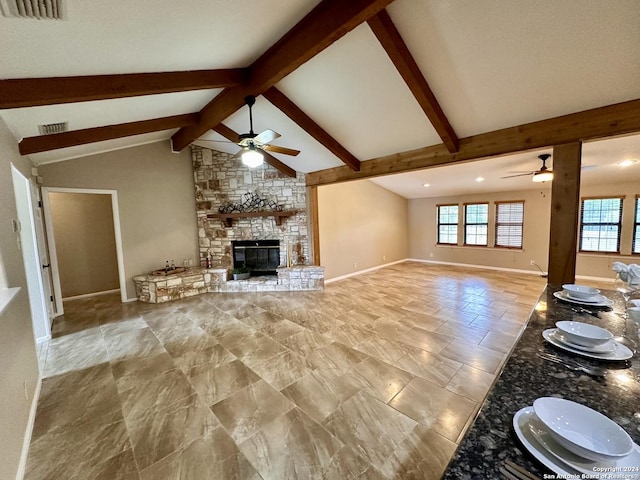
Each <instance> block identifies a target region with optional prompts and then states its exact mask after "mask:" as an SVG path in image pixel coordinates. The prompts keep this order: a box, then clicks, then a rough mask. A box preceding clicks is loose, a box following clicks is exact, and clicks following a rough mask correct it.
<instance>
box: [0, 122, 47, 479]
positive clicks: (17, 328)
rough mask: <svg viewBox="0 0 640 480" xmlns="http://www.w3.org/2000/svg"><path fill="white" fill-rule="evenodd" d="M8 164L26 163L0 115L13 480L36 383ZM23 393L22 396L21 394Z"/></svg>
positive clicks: (0, 262) (6, 466)
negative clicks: (11, 294) (12, 292)
mask: <svg viewBox="0 0 640 480" xmlns="http://www.w3.org/2000/svg"><path fill="white" fill-rule="evenodd" d="M11 163H13V164H14V166H15V167H16V168H17V169H18V170H19V171H20V172H21V173H22V174H23V175H25V176H27V177H28V176H29V175H30V174H31V166H32V165H31V163H30V162H29V161H28V160H27V159H26V158H23V157H21V156H20V154H19V153H18V148H17V143H16V140H15V139H14V138H13V135H12V134H11V132H10V131H9V129H8V128H7V126H6V124H5V123H4V121H3V120H2V119H1V118H0V289H4V288H9V287H20V292H19V293H18V295H17V297H16V298H15V299H14V300H13V302H12V303H11V304H10V305H9V306H8V308H7V310H5V312H4V313H2V314H1V315H0V365H2V374H1V375H0V400H1V401H2V408H0V432H2V434H1V435H0V478H2V479H13V478H15V477H16V473H17V471H18V468H19V465H20V457H21V453H22V447H23V442H24V441H25V434H26V432H27V430H28V427H29V414H30V410H31V406H32V402H33V397H34V395H35V392H36V387H37V385H38V379H39V373H38V360H37V354H36V345H35V340H34V336H33V328H32V324H31V312H30V309H29V299H28V296H27V283H26V277H25V271H24V265H23V261H22V253H21V252H20V250H19V248H18V241H17V238H18V237H17V234H15V233H14V232H13V230H12V228H11V220H13V219H17V218H18V214H17V210H16V203H15V197H14V190H13V182H12V175H11ZM25 394H26V397H25Z"/></svg>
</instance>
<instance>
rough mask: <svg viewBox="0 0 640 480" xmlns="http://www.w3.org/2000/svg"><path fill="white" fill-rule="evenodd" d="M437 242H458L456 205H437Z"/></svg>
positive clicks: (453, 243)
mask: <svg viewBox="0 0 640 480" xmlns="http://www.w3.org/2000/svg"><path fill="white" fill-rule="evenodd" d="M437 209H438V243H444V244H451V245H457V244H458V205H438V206H437Z"/></svg>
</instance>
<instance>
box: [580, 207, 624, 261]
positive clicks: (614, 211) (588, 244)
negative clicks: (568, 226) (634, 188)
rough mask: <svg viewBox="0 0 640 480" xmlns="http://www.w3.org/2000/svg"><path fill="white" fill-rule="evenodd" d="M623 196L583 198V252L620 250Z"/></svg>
mask: <svg viewBox="0 0 640 480" xmlns="http://www.w3.org/2000/svg"><path fill="white" fill-rule="evenodd" d="M621 220H622V198H621V197H612V198H583V199H582V211H581V217H580V251H581V252H619V251H620V222H621Z"/></svg>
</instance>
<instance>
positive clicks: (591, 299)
mask: <svg viewBox="0 0 640 480" xmlns="http://www.w3.org/2000/svg"><path fill="white" fill-rule="evenodd" d="M562 293H563V294H565V295H566V296H567V298H569V299H571V300H577V301H578V302H580V303H598V301H599V299H598V297H601V296H602V295H594V296H593V297H587V298H579V297H574V296H573V295H571V294H570V293H566V292H564V291H563V292H562Z"/></svg>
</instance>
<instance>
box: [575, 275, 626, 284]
mask: <svg viewBox="0 0 640 480" xmlns="http://www.w3.org/2000/svg"><path fill="white" fill-rule="evenodd" d="M576 278H580V279H582V280H593V281H594V282H608V283H613V282H615V281H616V279H615V278H606V277H590V276H588V275H576Z"/></svg>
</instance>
